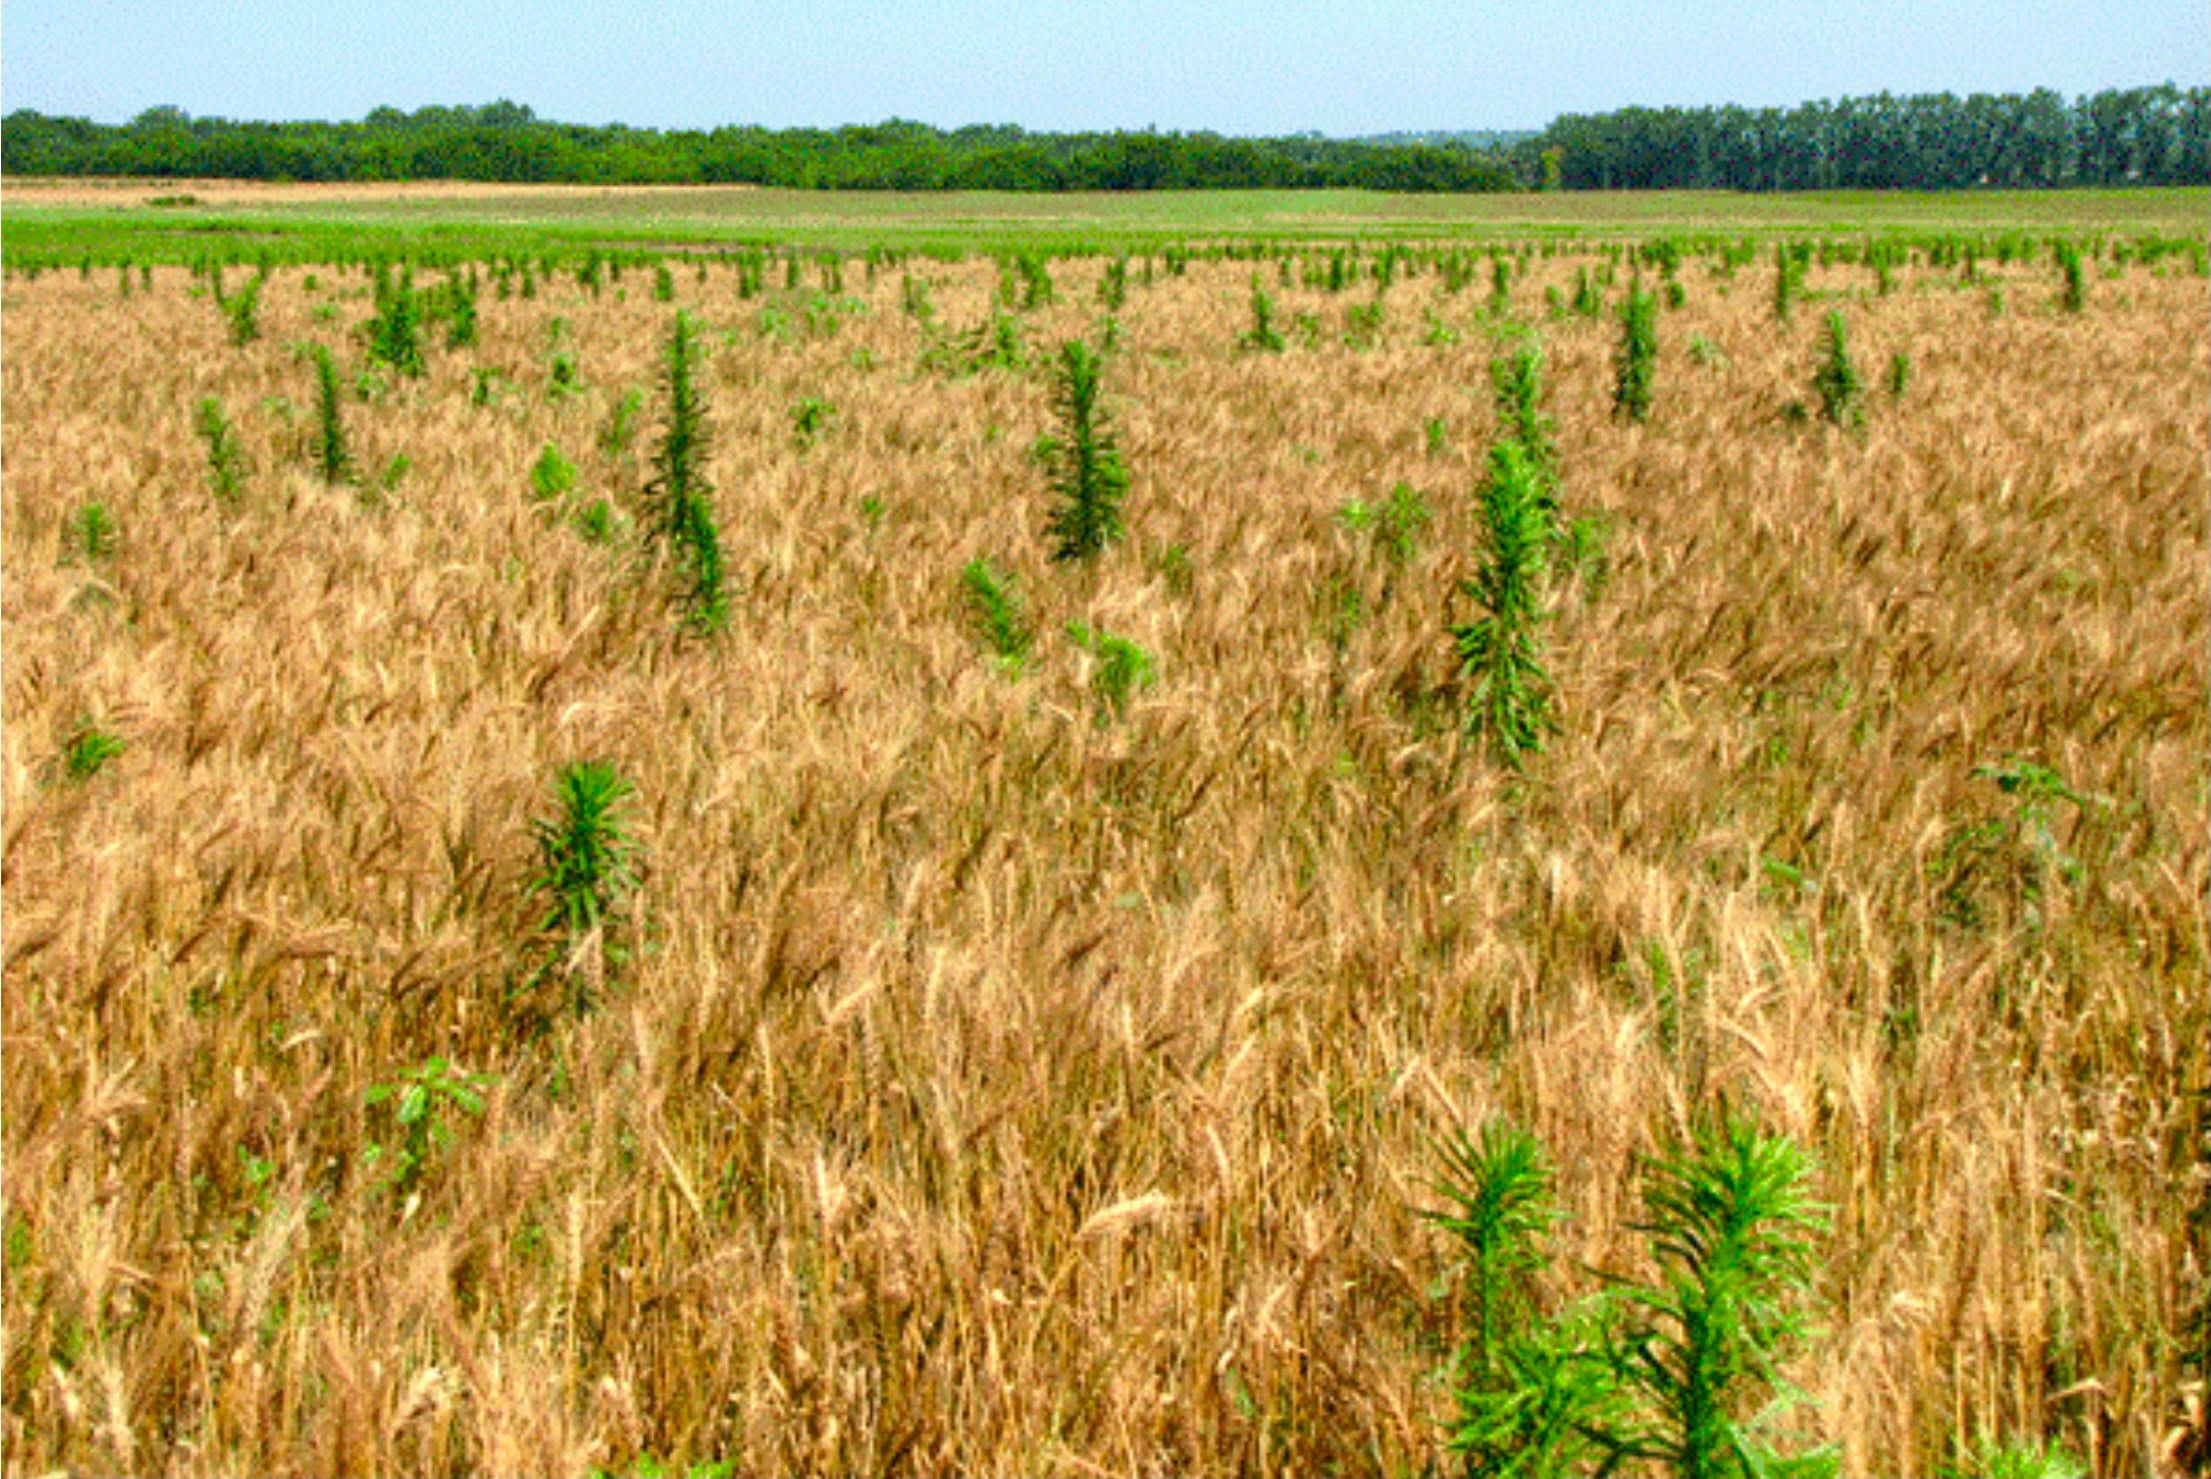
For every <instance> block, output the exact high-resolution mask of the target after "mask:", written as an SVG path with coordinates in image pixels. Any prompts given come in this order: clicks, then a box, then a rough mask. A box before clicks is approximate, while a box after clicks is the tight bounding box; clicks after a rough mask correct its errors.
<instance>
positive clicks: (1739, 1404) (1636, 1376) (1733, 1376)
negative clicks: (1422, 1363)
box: [1428, 1117, 1836, 1479]
mask: <svg viewBox="0 0 2211 1479" xmlns="http://www.w3.org/2000/svg"><path fill="white" fill-rule="evenodd" d="M1443 1158H1444V1163H1445V1172H1446V1175H1445V1179H1444V1181H1443V1183H1442V1185H1441V1187H1440V1188H1439V1189H1440V1190H1442V1191H1443V1192H1444V1194H1445V1196H1446V1197H1447V1199H1448V1200H1449V1201H1450V1202H1451V1204H1452V1205H1451V1206H1450V1207H1449V1208H1448V1209H1446V1210H1443V1211H1438V1212H1431V1213H1429V1214H1428V1215H1429V1216H1430V1218H1431V1219H1432V1220H1433V1221H1435V1222H1436V1223H1437V1224H1438V1225H1439V1226H1441V1227H1443V1228H1444V1229H1445V1230H1446V1231H1448V1232H1449V1233H1451V1235H1452V1236H1453V1238H1454V1240H1455V1242H1456V1244H1457V1247H1458V1250H1459V1254H1460V1257H1459V1270H1460V1282H1461V1285H1462V1287H1463V1289H1464V1290H1465V1300H1464V1303H1465V1306H1466V1314H1465V1317H1464V1320H1463V1324H1464V1326H1465V1328H1466V1334H1465V1336H1464V1338H1463V1339H1462V1340H1461V1342H1460V1344H1459V1346H1458V1348H1457V1350H1456V1352H1455V1354H1454V1359H1453V1362H1452V1366H1451V1370H1450V1372H1449V1377H1450V1381H1451V1386H1452V1391H1453V1395H1454V1398H1455V1405H1456V1413H1455V1415H1454V1418H1453V1420H1452V1422H1451V1424H1450V1427H1449V1429H1448V1441H1447V1447H1448V1449H1449V1451H1450V1452H1452V1453H1453V1454H1455V1455H1457V1456H1459V1457H1460V1458H1461V1459H1462V1460H1463V1462H1464V1464H1465V1470H1464V1472H1465V1473H1466V1474H1468V1475H1469V1476H1474V1475H1482V1476H1492V1475H1510V1476H1517V1479H1566V1476H1570V1475H1575V1476H1578V1475H1588V1474H1611V1473H1616V1472H1622V1471H1626V1472H1636V1473H1641V1472H1648V1471H1652V1470H1655V1471H1657V1472H1662V1473H1666V1474H1670V1475H1673V1476H1676V1479H1779V1476H1790V1479H1815V1476H1826V1475H1831V1474H1833V1473H1834V1470H1835V1463H1836V1455H1835V1453H1834V1452H1833V1450H1832V1449H1829V1448H1810V1449H1805V1448H1802V1447H1798V1446H1795V1445H1791V1444H1789V1443H1787V1442H1785V1441H1784V1440H1783V1439H1781V1438H1780V1437H1779V1436H1778V1435H1777V1433H1776V1431H1775V1429H1776V1426H1777V1423H1778V1420H1779V1419H1781V1418H1782V1417H1784V1416H1785V1415H1786V1414H1787V1413H1788V1412H1789V1411H1790V1409H1791V1408H1793V1407H1796V1406H1799V1405H1801V1404H1802V1403H1803V1402H1804V1400H1805V1399H1804V1398H1803V1396H1802V1394H1801V1393H1798V1392H1797V1391H1795V1389H1794V1388H1792V1387H1791V1386H1790V1385H1789V1383H1788V1382H1787V1381H1786V1380H1785V1379H1784V1378H1783V1377H1782V1375H1781V1373H1780V1365H1781V1363H1782V1362H1783V1361H1784V1360H1785V1359H1787V1357H1788V1356H1789V1355H1791V1354H1792V1353H1793V1351H1794V1350H1795V1348H1796V1347H1797V1346H1798V1345H1799V1344H1800V1343H1801V1342H1802V1340H1803V1339H1804V1337H1805V1335H1806V1333H1807V1327H1806V1324H1805V1321H1804V1318H1803V1314H1802V1308H1803V1306H1804V1305H1805V1304H1806V1303H1807V1302H1808V1300H1809V1298H1810V1294H1811V1288H1812V1278H1813V1273H1814V1271H1815V1268H1816V1262H1815V1240H1816V1239H1817V1238H1818V1237H1819V1235H1820V1234H1821V1233H1822V1232H1824V1230H1825V1228H1826V1225H1827V1213H1826V1209H1825V1208H1824V1207H1822V1206H1820V1205H1819V1204H1818V1203H1816V1202H1815V1201H1813V1200H1812V1198H1811V1195H1810V1191H1809V1187H1810V1182H1811V1163H1810V1161H1809V1159H1808V1158H1807V1157H1806V1156H1805V1154H1804V1152H1803V1151H1801V1150H1800V1149H1798V1148H1797V1146H1796V1145H1795V1144H1794V1143H1793V1142H1791V1141H1790V1140H1788V1139H1787V1138H1786V1137H1782V1136H1773V1135H1768V1134H1766V1133H1764V1132H1763V1131H1762V1130H1760V1129H1759V1128H1758V1127H1757V1125H1756V1124H1755V1123H1754V1122H1752V1121H1750V1120H1748V1119H1744V1118H1737V1117H1722V1118H1720V1119H1718V1120H1715V1121H1711V1122H1708V1123H1706V1124H1705V1125H1704V1126H1702V1127H1701V1128H1699V1129H1698V1130H1697V1131H1696V1132H1695V1133H1693V1134H1692V1135H1691V1136H1690V1137H1689V1139H1688V1141H1687V1142H1686V1143H1684V1144H1680V1145H1677V1146H1676V1147H1675V1148H1674V1149H1672V1150H1670V1151H1668V1152H1667V1153H1665V1154H1662V1155H1660V1156H1659V1157H1657V1158H1655V1159H1653V1160H1651V1161H1650V1162H1648V1163H1647V1164H1646V1166H1645V1169H1644V1177H1643V1180H1644V1186H1643V1205H1644V1211H1645V1217H1644V1220H1643V1221H1642V1222H1641V1223H1640V1224H1639V1225H1638V1229H1637V1230H1638V1231H1640V1232H1641V1233H1642V1234H1643V1235H1644V1238H1645V1240H1646V1244H1647V1248H1648V1254H1649V1262H1650V1264H1651V1266H1652V1267H1653V1268H1654V1269H1655V1270H1656V1273H1655V1276H1653V1277H1650V1278H1647V1279H1643V1280H1637V1281H1628V1280H1621V1279H1608V1280H1607V1281H1606V1283H1605V1285H1604V1287H1602V1288H1601V1289H1600V1290H1599V1291H1598V1292H1596V1293H1594V1294H1591V1295H1588V1296H1586V1297H1584V1298H1582V1299H1579V1300H1576V1301H1574V1302H1572V1303H1571V1304H1568V1305H1566V1306H1564V1307H1563V1308H1561V1309H1559V1310H1558V1311H1557V1312H1556V1313H1555V1314H1551V1315H1548V1316H1544V1315H1542V1314H1540V1313H1539V1312H1538V1311H1537V1309H1536V1305H1535V1299H1534V1297H1533V1281H1534V1279H1535V1277H1536V1276H1537V1275H1538V1274H1539V1273H1540V1272H1541V1271H1542V1270H1543V1268H1544V1267H1545V1265H1546V1264H1547V1263H1548V1261H1549V1260H1548V1255H1547V1252H1546V1250H1545V1249H1544V1247H1543V1238H1544V1235H1545V1234H1546V1232H1547V1231H1548V1230H1549V1228H1550V1227H1551V1225H1552V1224H1553V1223H1555V1222H1556V1221H1557V1220H1558V1213H1557V1210H1556V1208H1555V1205H1554V1204H1553V1202H1552V1200H1551V1191H1550V1181H1551V1178H1550V1171H1549V1166H1548V1163H1547V1161H1546V1159H1545V1158H1544V1156H1543V1153H1542V1149H1541V1147H1540V1146H1539V1145H1537V1144H1536V1143H1535V1142H1534V1141H1533V1139H1532V1138H1530V1137H1528V1136H1527V1135H1525V1134H1523V1133H1522V1132H1520V1131H1517V1130H1514V1129H1511V1128H1509V1127H1503V1126H1498V1125H1492V1126H1491V1127H1489V1129H1487V1130H1486V1131H1485V1132H1484V1134H1483V1136H1482V1139H1481V1140H1480V1142H1479V1143H1476V1142H1473V1141H1470V1140H1467V1139H1465V1138H1463V1137H1462V1138H1461V1139H1459V1140H1457V1141H1456V1142H1454V1143H1452V1144H1451V1145H1448V1146H1446V1147H1445V1150H1444V1157H1443Z"/></svg>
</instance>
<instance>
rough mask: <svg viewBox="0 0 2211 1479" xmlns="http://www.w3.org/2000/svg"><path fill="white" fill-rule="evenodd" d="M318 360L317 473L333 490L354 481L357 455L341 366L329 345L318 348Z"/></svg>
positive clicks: (316, 361) (315, 453) (316, 404)
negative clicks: (352, 443) (348, 432)
mask: <svg viewBox="0 0 2211 1479" xmlns="http://www.w3.org/2000/svg"><path fill="white" fill-rule="evenodd" d="M314 359H315V438H314V459H315V471H316V472H318V473H320V474H321V475H322V480H323V481H324V482H325V483H327V484H330V485H332V486H333V487H334V486H336V485H337V484H339V483H344V482H350V481H352V478H353V452H352V450H351V448H350V447H349V446H348V445H347V442H346V434H345V418H344V415H343V413H342V409H341V408H342V405H343V400H342V394H343V392H342V390H341V388H340V386H339V384H338V363H337V361H336V360H335V359H334V358H332V356H331V353H330V349H329V346H328V345H323V344H317V345H316V346H315V347H314Z"/></svg>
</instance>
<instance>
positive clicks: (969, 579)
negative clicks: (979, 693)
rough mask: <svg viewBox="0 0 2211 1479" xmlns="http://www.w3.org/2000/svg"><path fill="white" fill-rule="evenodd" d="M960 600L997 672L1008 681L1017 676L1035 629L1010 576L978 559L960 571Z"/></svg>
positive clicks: (1033, 643)
mask: <svg viewBox="0 0 2211 1479" xmlns="http://www.w3.org/2000/svg"><path fill="white" fill-rule="evenodd" d="M960 600H961V604H962V605H963V606H965V608H966V610H967V618H968V621H969V623H970V625H972V626H973V627H974V629H975V632H976V634H977V635H978V636H980V637H981V638H982V639H983V641H984V643H985V644H986V645H987V646H988V647H989V648H990V650H991V652H992V653H993V654H994V655H995V656H996V657H997V659H998V667H999V670H1000V671H1002V672H1004V673H1005V674H1006V675H1007V676H1009V677H1013V676H1017V675H1019V673H1020V672H1021V670H1022V669H1023V668H1024V667H1026V666H1027V665H1028V660H1029V649H1030V648H1031V647H1032V646H1034V645H1035V642H1036V627H1035V624H1034V623H1033V622H1031V621H1030V619H1029V612H1028V606H1027V603H1026V602H1024V601H1023V600H1022V598H1021V587H1020V584H1019V583H1018V582H1017V581H1015V579H1014V578H1013V575H1012V573H1011V572H1009V571H1005V570H1001V569H999V568H998V567H997V566H996V565H994V564H992V563H991V562H990V561H989V560H988V559H987V558H984V557H982V556H977V557H976V558H975V559H973V560H970V561H968V563H967V567H966V568H965V569H963V570H962V571H960Z"/></svg>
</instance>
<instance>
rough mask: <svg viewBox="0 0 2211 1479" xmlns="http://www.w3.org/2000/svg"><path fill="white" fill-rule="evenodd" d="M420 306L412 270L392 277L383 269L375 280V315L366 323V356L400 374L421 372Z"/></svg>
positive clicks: (412, 374) (422, 365) (423, 368)
mask: <svg viewBox="0 0 2211 1479" xmlns="http://www.w3.org/2000/svg"><path fill="white" fill-rule="evenodd" d="M421 334H422V305H421V301H420V299H419V298H418V297H417V295H416V293H415V282H414V273H413V272H412V270H408V271H404V272H402V273H400V274H399V276H398V277H397V278H394V277H393V276H392V275H391V274H390V273H389V272H382V273H379V274H378V275H377V279H376V314H375V316H374V317H373V318H371V319H370V320H369V323H368V352H369V358H370V359H372V360H376V361H379V362H380V363H383V364H387V365H389V366H391V367H392V370H393V371H394V372H395V373H397V374H400V375H409V376H415V375H420V374H422V373H423V371H424V370H425V368H426V366H425V364H424V362H423V358H422V337H421Z"/></svg>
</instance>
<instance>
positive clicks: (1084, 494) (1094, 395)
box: [1045, 339, 1129, 560]
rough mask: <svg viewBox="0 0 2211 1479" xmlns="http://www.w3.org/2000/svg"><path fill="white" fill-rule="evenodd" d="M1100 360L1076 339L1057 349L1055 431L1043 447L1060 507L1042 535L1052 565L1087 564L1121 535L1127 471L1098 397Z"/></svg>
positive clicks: (1050, 478)
mask: <svg viewBox="0 0 2211 1479" xmlns="http://www.w3.org/2000/svg"><path fill="white" fill-rule="evenodd" d="M1100 363H1101V362H1100V360H1099V357H1098V356H1097V355H1096V354H1095V353H1093V352H1092V350H1091V348H1090V346H1089V345H1087V344H1085V343H1083V342H1082V341H1081V340H1080V339H1070V340H1068V341H1067V342H1066V343H1065V344H1063V345H1061V346H1060V355H1059V376H1058V379H1057V381H1056V383H1055V384H1054V387H1053V397H1052V399H1053V406H1054V409H1055V410H1057V412H1058V413H1059V432H1058V434H1057V436H1055V437H1054V438H1053V439H1052V440H1051V441H1050V443H1049V444H1048V445H1047V447H1046V457H1045V460H1046V464H1047V467H1048V469H1049V473H1048V477H1049V481H1050V484H1051V487H1052V491H1053V492H1054V493H1056V494H1057V495H1058V497H1059V504H1058V506H1057V507H1056V508H1054V509H1053V510H1052V514H1051V518H1050V520H1049V521H1048V522H1047V523H1046V525H1045V533H1046V535H1047V537H1049V538H1050V540H1051V541H1052V558H1053V559H1054V560H1089V559H1092V558H1095V557H1096V556H1097V555H1098V554H1099V553H1100V552H1101V551H1103V550H1104V549H1105V547H1106V546H1107V545H1109V544H1111V543H1113V542H1114V541H1115V540H1117V539H1119V538H1120V537H1121V535H1122V522H1121V501H1122V499H1123V498H1124V497H1125V496H1126V495H1127V493H1128V486H1129V474H1128V469H1127V467H1125V466H1124V465H1123V464H1122V461H1121V453H1120V448H1119V446H1118V445H1117V444H1116V443H1115V441H1114V437H1113V433H1112V431H1111V429H1110V418H1109V417H1108V415H1107V414H1106V409H1105V406H1104V403H1103V402H1102V401H1101V400H1100V398H1099V385H1098V381H1099V369H1100Z"/></svg>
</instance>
